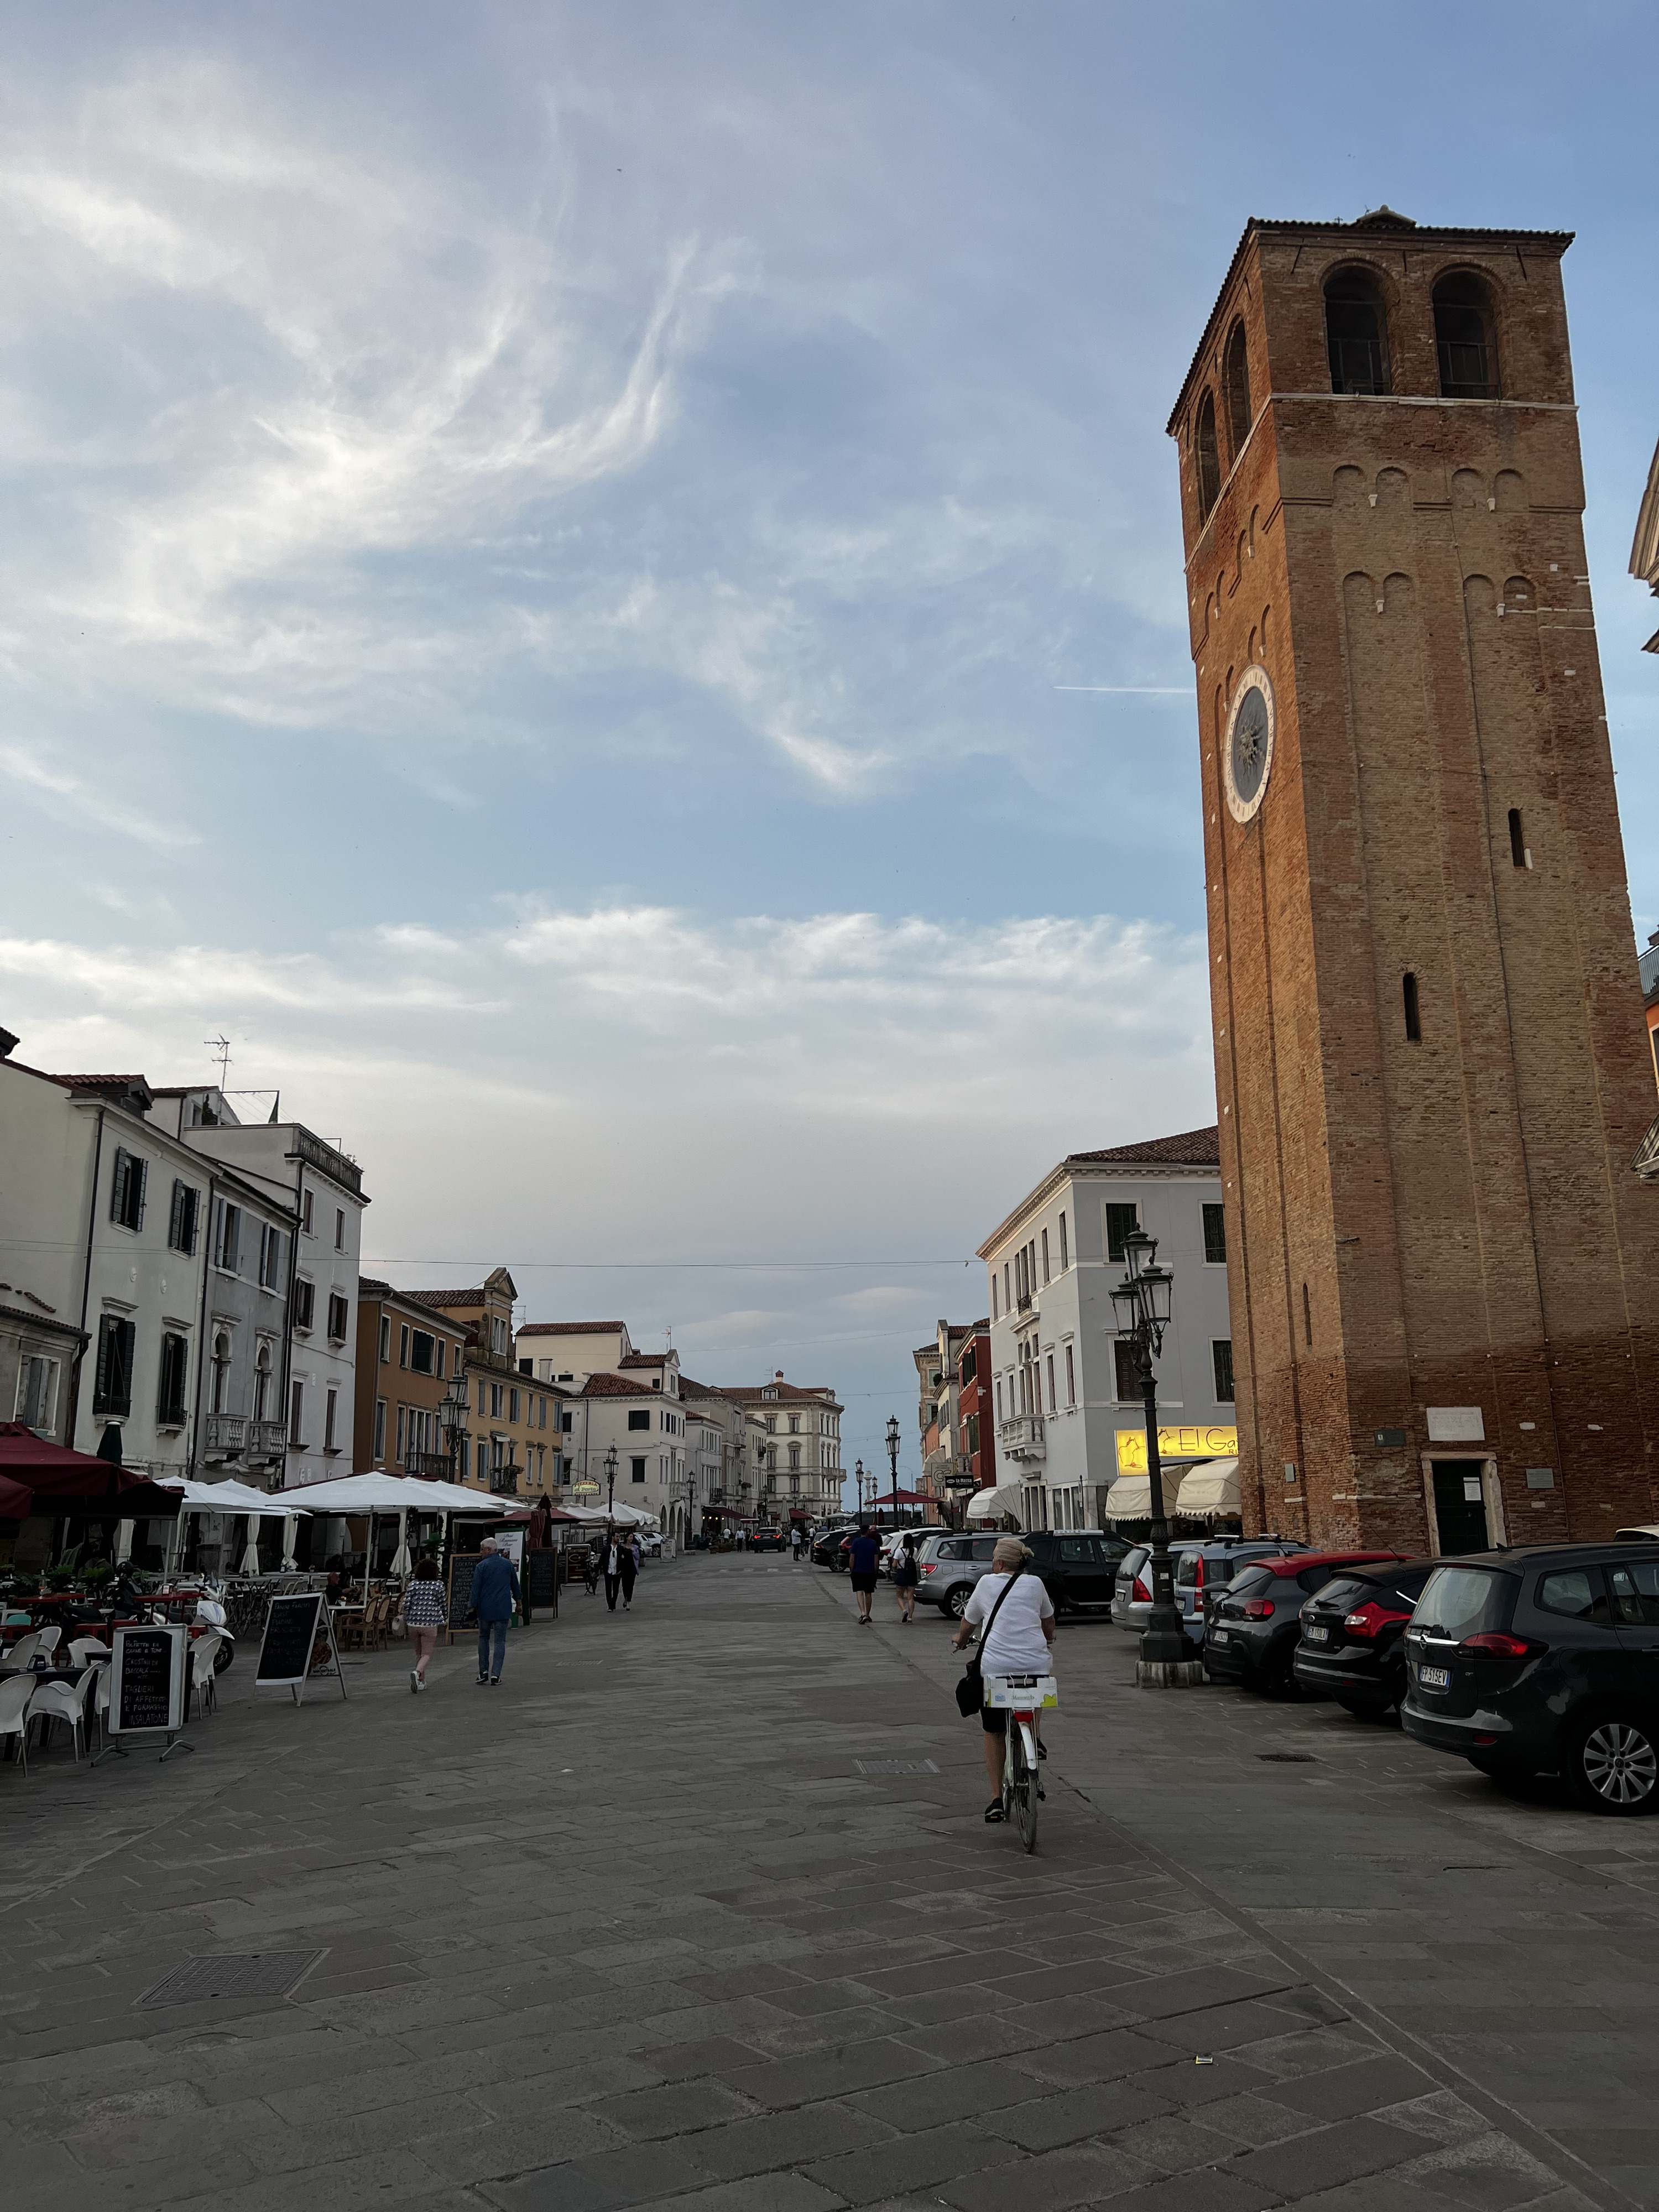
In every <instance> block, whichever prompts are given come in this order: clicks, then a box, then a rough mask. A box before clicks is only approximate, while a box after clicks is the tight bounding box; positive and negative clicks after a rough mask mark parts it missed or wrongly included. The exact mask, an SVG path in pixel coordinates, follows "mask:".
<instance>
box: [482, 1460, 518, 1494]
mask: <svg viewBox="0 0 1659 2212" xmlns="http://www.w3.org/2000/svg"><path fill="white" fill-rule="evenodd" d="M489 1489H490V1494H491V1496H492V1497H495V1498H516V1497H517V1496H518V1494H519V1470H518V1468H516V1467H492V1468H490V1470H489Z"/></svg>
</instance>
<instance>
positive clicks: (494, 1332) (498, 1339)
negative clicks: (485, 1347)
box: [489, 1314, 507, 1359]
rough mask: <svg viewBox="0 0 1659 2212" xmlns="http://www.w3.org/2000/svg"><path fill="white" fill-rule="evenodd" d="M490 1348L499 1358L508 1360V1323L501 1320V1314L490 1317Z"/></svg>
mask: <svg viewBox="0 0 1659 2212" xmlns="http://www.w3.org/2000/svg"><path fill="white" fill-rule="evenodd" d="M489 1348H490V1350H491V1351H492V1352H495V1355H496V1356H497V1358H502V1359H505V1358H506V1357H507V1323H506V1322H504V1321H503V1320H502V1319H501V1316H500V1315H499V1314H494V1315H492V1316H490V1322H489Z"/></svg>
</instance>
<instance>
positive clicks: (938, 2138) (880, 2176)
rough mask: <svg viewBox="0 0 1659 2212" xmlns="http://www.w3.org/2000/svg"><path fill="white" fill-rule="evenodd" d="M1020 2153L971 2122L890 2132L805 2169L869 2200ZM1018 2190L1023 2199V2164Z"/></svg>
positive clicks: (853, 2200) (852, 2198)
mask: <svg viewBox="0 0 1659 2212" xmlns="http://www.w3.org/2000/svg"><path fill="white" fill-rule="evenodd" d="M1017 2157H1018V2151H1017V2150H1016V2149H1015V2148H1014V2146H1013V2145H1012V2143H1007V2142H1000V2141H999V2140H998V2139H997V2138H996V2137H994V2136H987V2135H981V2134H980V2133H978V2132H977V2131H976V2130H974V2129H972V2128H966V2127H943V2128H931V2129H928V2130H926V2131H925V2132H922V2133H921V2134H915V2135H910V2134H907V2135H899V2136H892V2137H891V2138H890V2140H889V2141H888V2142H884V2143H882V2144H880V2145H878V2147H877V2148H874V2149H872V2150H860V2151H850V2152H848V2153H847V2154H845V2155H844V2156H843V2157H841V2158H831V2159H823V2160H819V2161H818V2162H817V2164H816V2165H814V2166H809V2167H808V2169H807V2171H808V2172H809V2174H810V2175H811V2179H813V2180H814V2181H818V2182H822V2183H823V2185H824V2187H825V2188H826V2189H830V2190H833V2191H835V2192H836V2196H838V2197H842V2198H843V2199H844V2200H845V2201H846V2202H847V2203H849V2204H869V2203H874V2202H875V2201H876V2200H877V2199H878V2198H879V2197H890V2196H891V2195H893V2193H894V2192H895V2191H902V2190H915V2189H934V2188H937V2187H938V2186H939V2184H941V2183H943V2182H946V2181H949V2180H950V2179H951V2178H952V2177H953V2176H955V2175H957V2174H963V2173H970V2172H976V2171H977V2170H979V2169H980V2168H981V2167H984V2166H1004V2165H1006V2163H1007V2162H1008V2161H1009V2160H1012V2159H1015V2158H1017ZM1021 2195H1022V2201H1023V2198H1024V2172H1023V2170H1022V2175H1021Z"/></svg>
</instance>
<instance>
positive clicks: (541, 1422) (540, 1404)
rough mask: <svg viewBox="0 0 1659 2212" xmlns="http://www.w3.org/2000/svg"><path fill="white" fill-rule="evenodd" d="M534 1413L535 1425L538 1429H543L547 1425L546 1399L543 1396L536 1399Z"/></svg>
mask: <svg viewBox="0 0 1659 2212" xmlns="http://www.w3.org/2000/svg"><path fill="white" fill-rule="evenodd" d="M536 1413H537V1419H536V1426H537V1427H538V1429H544V1428H545V1427H546V1426H547V1401H546V1399H545V1398H538V1399H537V1401H536Z"/></svg>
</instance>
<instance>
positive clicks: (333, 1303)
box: [328, 1291, 432, 1345]
mask: <svg viewBox="0 0 1659 2212" xmlns="http://www.w3.org/2000/svg"><path fill="white" fill-rule="evenodd" d="M350 1326H351V1302H350V1300H349V1298H347V1297H346V1296H345V1295H344V1293H343V1291H330V1292H329V1294H328V1334H329V1341H330V1342H331V1343H332V1344H343V1343H344V1342H345V1340H346V1331H347V1330H348V1329H349V1328H350ZM431 1341H432V1340H431V1338H430V1337H428V1339H427V1342H428V1345H430V1343H431Z"/></svg>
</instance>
